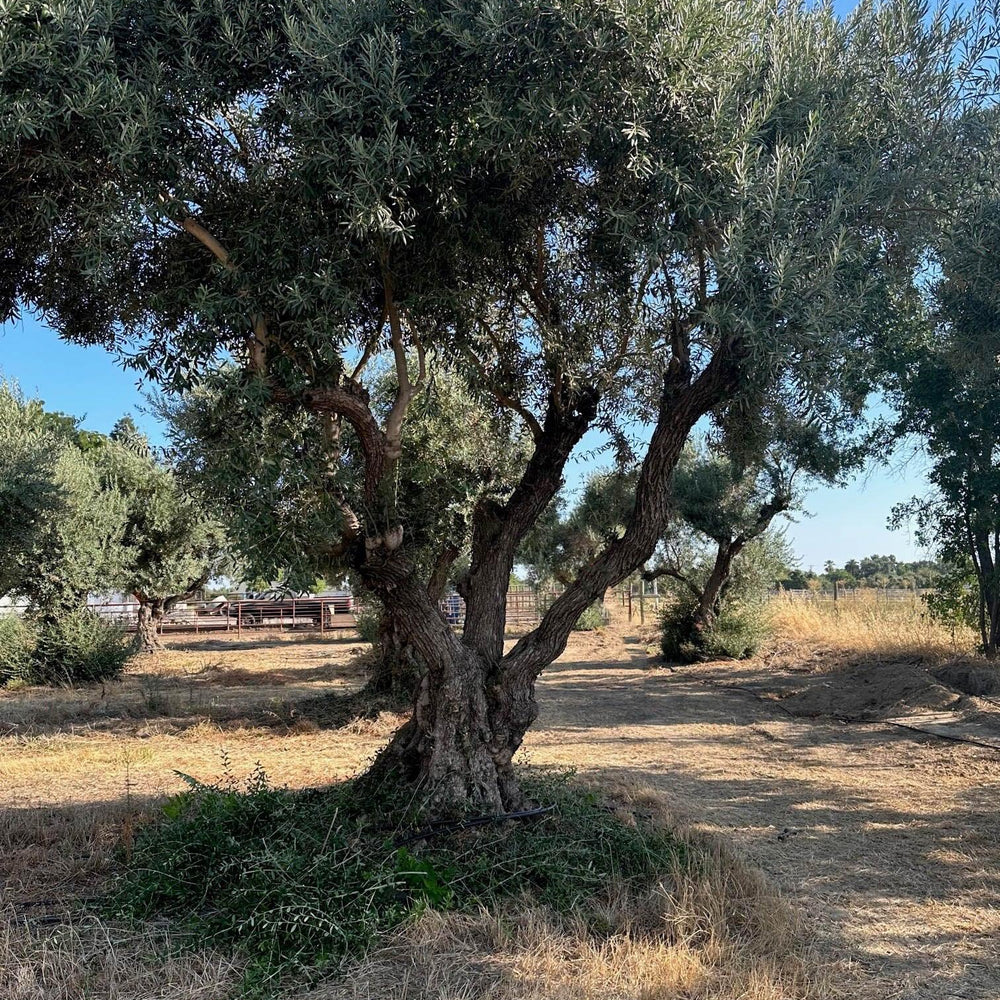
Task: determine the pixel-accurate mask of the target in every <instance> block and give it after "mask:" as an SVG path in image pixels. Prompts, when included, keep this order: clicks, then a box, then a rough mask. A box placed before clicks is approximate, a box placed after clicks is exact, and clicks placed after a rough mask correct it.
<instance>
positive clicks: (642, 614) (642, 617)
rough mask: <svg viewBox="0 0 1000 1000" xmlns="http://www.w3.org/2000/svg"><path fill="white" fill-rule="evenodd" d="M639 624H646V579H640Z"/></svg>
mask: <svg viewBox="0 0 1000 1000" xmlns="http://www.w3.org/2000/svg"><path fill="white" fill-rule="evenodd" d="M639 624H640V625H645V624H646V581H645V580H643V579H641V578H640V580H639Z"/></svg>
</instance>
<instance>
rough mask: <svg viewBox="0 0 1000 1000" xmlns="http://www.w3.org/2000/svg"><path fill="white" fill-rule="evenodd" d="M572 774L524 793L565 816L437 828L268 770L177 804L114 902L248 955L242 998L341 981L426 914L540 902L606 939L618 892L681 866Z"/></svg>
mask: <svg viewBox="0 0 1000 1000" xmlns="http://www.w3.org/2000/svg"><path fill="white" fill-rule="evenodd" d="M569 777H570V776H569V775H565V774H562V775H552V774H543V773H537V772H531V773H528V774H526V775H525V776H524V788H525V790H526V791H527V792H528V793H529V795H530V796H531V799H532V800H533V801H536V802H538V803H540V804H542V805H546V806H554V808H553V809H552V810H551V811H550V812H547V813H545V814H544V815H543V816H541V817H539V818H537V819H534V820H528V821H520V822H514V821H507V822H503V823H490V824H486V825H484V826H479V827H477V828H475V829H463V830H457V831H456V830H453V829H450V828H449V830H447V831H445V832H440V828H438V831H439V832H436V833H435V834H434V835H433V836H430V837H428V838H425V839H414V833H415V832H417V833H419V832H424V831H426V830H427V827H425V823H426V822H427V820H426V818H425V817H424V816H423V815H422V814H421V811H420V810H419V809H415V808H413V807H412V806H411V807H408V808H405V809H400V808H399V807H398V805H395V806H394V804H393V803H392V802H391V801H380V800H379V798H378V796H374V797H373V796H372V795H370V794H369V795H365V796H362V795H360V794H358V793H357V791H356V786H355V785H354V784H353V783H351V782H346V783H343V784H340V785H334V786H332V787H330V788H325V789H314V790H308V791H305V792H292V791H288V790H284V789H275V788H272V787H270V785H269V784H268V782H267V779H266V776H265V775H264V774H263V772H262V771H260V770H257V771H256V772H255V773H254V774H253V775H251V777H250V778H249V780H248V781H247V782H246V783H245V785H242V786H241V785H239V784H238V783H237V782H235V781H233V780H227V781H224V782H222V783H220V784H216V785H203V784H200V783H198V782H195V781H194V780H193V779H186V780H188V781H189V783H190V784H191V785H192V787H191V789H190V790H189V791H186V792H184V793H182V794H181V795H178V796H175V797H174V798H172V799H170V800H169V801H168V802H167V803H166V804H165V805H164V807H163V810H162V814H161V816H160V818H159V820H157V821H155V822H153V823H151V824H149V825H148V826H146V827H145V828H144V829H142V830H141V831H140V833H139V834H138V836H137V837H136V839H135V842H134V844H133V845H132V847H131V849H130V852H129V855H128V858H127V860H125V861H124V862H123V870H122V872H121V874H120V875H119V877H118V880H117V884H116V887H115V890H114V906H115V909H116V911H117V912H118V913H120V914H122V915H125V916H127V917H129V918H133V919H139V920H141V919H146V918H150V917H154V916H156V917H160V916H168V917H170V918H172V919H173V920H174V921H177V922H179V923H180V924H183V925H187V926H188V927H189V928H190V930H192V931H193V932H194V938H195V939H196V940H199V941H202V942H204V941H206V940H210V941H214V942H216V943H219V944H223V943H225V944H229V945H232V946H235V947H238V948H239V949H240V950H241V951H242V952H243V953H244V954H245V955H247V956H248V957H249V958H250V965H249V971H248V974H247V979H246V982H245V984H244V985H245V987H246V989H247V991H249V992H256V993H258V994H261V995H268V994H270V993H273V992H274V991H275V990H276V989H278V988H279V987H280V986H281V984H282V983H283V982H287V980H288V979H289V977H291V978H302V977H308V976H310V975H312V974H316V973H320V972H326V973H330V972H335V971H336V970H337V969H338V967H340V966H341V964H342V963H343V962H345V960H349V959H351V958H352V957H356V956H358V955H360V954H361V953H363V952H364V950H365V949H366V948H367V947H368V946H369V945H370V944H371V943H372V942H373V940H375V939H376V938H377V937H378V936H380V935H383V934H385V933H386V932H388V931H390V930H391V929H392V928H394V927H397V926H399V925H400V924H403V923H404V922H406V921H408V920H411V919H413V918H414V917H416V916H417V915H419V914H420V913H421V912H422V911H423V910H424V909H426V908H428V907H433V908H436V909H452V910H470V911H474V910H476V909H478V908H479V907H484V906H485V907H492V906H496V905H498V904H501V903H503V901H505V900H512V899H516V898H518V897H520V896H521V895H523V894H525V893H527V894H530V896H531V898H532V899H533V900H534V901H536V902H537V903H540V904H542V905H545V906H548V907H550V908H551V909H552V910H554V911H556V912H558V913H564V914H567V915H572V916H573V917H574V918H579V919H583V920H585V921H587V923H588V925H590V926H592V927H593V929H594V931H595V933H600V932H601V917H600V913H601V905H600V904H601V900H602V897H606V896H607V894H608V892H610V891H611V887H612V886H613V885H614V886H617V887H619V888H620V887H621V886H622V885H624V886H627V887H630V888H634V889H635V890H637V891H640V890H648V889H649V888H650V887H651V886H654V885H655V884H656V883H657V882H658V881H659V880H661V879H663V878H665V877H667V876H668V875H669V874H670V872H671V871H672V869H673V868H674V867H675V866H676V864H677V862H678V860H679V859H681V858H682V857H683V852H684V848H683V846H682V845H681V844H680V843H679V842H677V841H675V840H674V839H673V838H672V837H671V836H670V835H669V834H668V833H666V832H665V831H664V830H662V829H658V828H654V827H653V826H652V825H651V824H647V823H644V822H641V821H640V822H637V823H635V824H634V825H631V824H627V823H626V822H623V820H622V819H621V818H620V817H619V816H616V815H615V814H614V812H613V810H612V808H609V806H608V804H606V803H605V802H603V801H602V799H601V797H599V796H598V795H597V794H595V793H594V792H592V791H588V790H586V789H583V788H580V787H577V786H575V785H574V784H572V783H571V782H570V781H569V780H568V779H569Z"/></svg>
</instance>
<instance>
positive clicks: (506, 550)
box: [460, 382, 599, 662]
mask: <svg viewBox="0 0 1000 1000" xmlns="http://www.w3.org/2000/svg"><path fill="white" fill-rule="evenodd" d="M598 398H599V396H598V393H597V390H596V389H593V388H590V387H577V388H572V387H571V386H570V385H569V383H568V382H565V383H563V384H559V385H555V386H553V388H552V390H551V392H550V394H549V405H548V408H547V412H546V415H545V422H544V424H543V425H542V427H541V434H540V436H539V438H538V440H537V442H536V445H535V450H534V453H533V454H532V456H531V458H530V459H529V461H528V464H527V466H526V467H525V470H524V473H523V475H522V476H521V480H520V482H519V483H518V484H517V486H516V488H515V489H514V492H513V493H512V494H511V496H510V499H509V500H508V501H507V502H506V503H505V504H503V505H498V504H496V503H495V502H493V501H488V502H486V503H482V504H480V505H479V506H478V507H477V508H476V511H475V513H474V515H473V528H472V565H471V567H470V570H469V573H468V575H467V577H466V578H465V580H463V581H462V586H461V588H460V589H461V592H462V594H463V596H464V597H465V600H466V613H465V631H464V634H463V641H465V642H466V644H467V645H469V646H471V647H472V648H473V649H475V650H476V651H477V652H479V653H480V655H482V656H483V657H484V658H485V659H486V660H487V661H489V662H498V661H499V659H500V657H501V655H502V654H503V620H502V616H503V615H504V612H505V605H506V594H507V587H508V585H509V582H510V574H511V571H512V569H513V568H514V556H515V553H516V551H517V547H518V545H519V544H520V543H521V541H522V539H523V538H524V537H525V535H526V534H527V533H528V532H529V531H530V530H531V528H532V526H533V525H534V523H535V521H536V520H537V519H538V518H539V517H540V516H541V514H542V512H543V511H544V510H545V508H546V507H547V506H548V504H549V503H550V501H551V500H552V498H553V497H554V496H555V495H556V493H558V491H559V488H560V486H561V485H562V473H563V469H564V468H565V465H566V460H567V459H568V458H569V455H570V453H571V452H572V450H573V448H575V447H576V445H577V443H578V442H579V440H580V438H582V437H583V435H584V434H585V433H586V431H587V429H588V428H589V427H590V425H591V423H592V422H593V420H594V416H595V415H596V413H597V403H598ZM498 615H499V616H500V618H499V619H498V618H497V616H498Z"/></svg>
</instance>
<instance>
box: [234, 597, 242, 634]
mask: <svg viewBox="0 0 1000 1000" xmlns="http://www.w3.org/2000/svg"><path fill="white" fill-rule="evenodd" d="M236 634H237V635H240V636H241V635H243V603H242V601H241V602H240V603H239V604H237V605H236Z"/></svg>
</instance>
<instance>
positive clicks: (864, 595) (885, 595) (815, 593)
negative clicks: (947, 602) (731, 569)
mask: <svg viewBox="0 0 1000 1000" xmlns="http://www.w3.org/2000/svg"><path fill="white" fill-rule="evenodd" d="M933 592H934V591H933V590H932V589H931V588H924V589H919V588H913V587H850V588H847V587H834V588H832V589H830V590H782V589H781V588H779V589H777V590H774V591H772V592H771V595H770V599H771V600H772V601H807V602H808V601H815V602H818V603H819V602H824V601H870V602H873V603H879V604H899V603H902V602H905V601H913V602H916V601H919V600H920V598H921V597H923V595H924V594H932V593H933Z"/></svg>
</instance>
